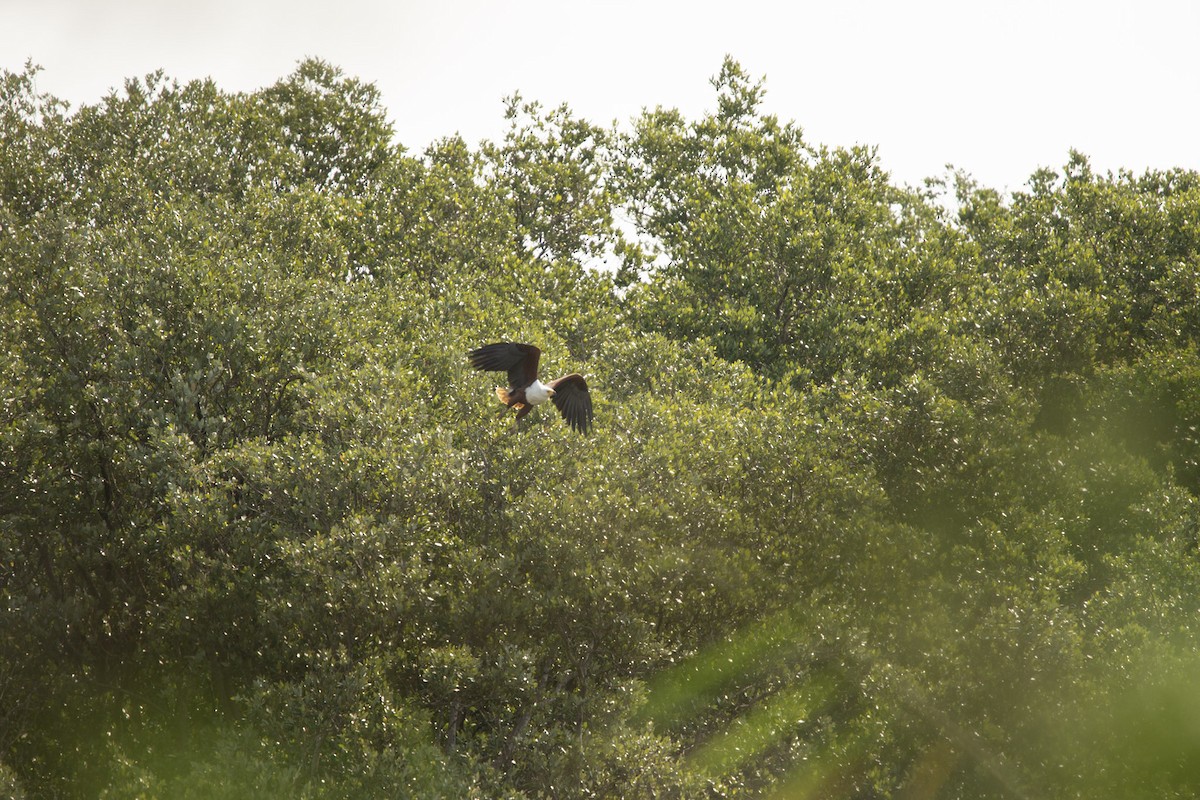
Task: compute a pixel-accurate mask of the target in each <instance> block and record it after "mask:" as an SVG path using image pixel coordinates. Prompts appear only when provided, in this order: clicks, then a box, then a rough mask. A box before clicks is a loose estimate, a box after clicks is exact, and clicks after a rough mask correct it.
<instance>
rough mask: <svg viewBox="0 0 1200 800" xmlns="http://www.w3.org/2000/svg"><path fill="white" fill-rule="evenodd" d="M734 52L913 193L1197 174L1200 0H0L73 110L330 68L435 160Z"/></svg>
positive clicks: (4, 36) (701, 74)
mask: <svg viewBox="0 0 1200 800" xmlns="http://www.w3.org/2000/svg"><path fill="white" fill-rule="evenodd" d="M726 53H728V54H730V55H732V56H733V57H734V58H735V59H737V60H738V61H740V62H741V63H742V65H743V66H744V67H745V68H746V69H747V70H748V71H749V72H750V73H751V74H752V75H756V76H765V78H766V87H767V97H766V103H765V107H766V110H767V111H769V112H771V113H774V114H777V115H779V116H780V117H782V118H784V119H789V120H794V121H795V122H797V123H799V124H800V126H801V127H802V128H803V129H804V131H805V135H806V138H807V139H808V140H809V141H810V142H812V143H822V144H827V145H853V144H868V145H875V146H877V147H878V148H879V157H880V160H881V163H882V165H883V167H884V168H885V169H887V170H888V171H890V172H891V173H892V174H893V176H894V179H895V180H897V181H898V182H904V183H917V182H919V181H920V180H921V179H922V178H924V177H927V176H931V175H940V174H942V173H943V172H944V166H945V164H946V163H952V164H954V165H955V166H956V167H960V168H962V169H965V170H966V171H968V172H970V173H971V174H973V175H974V176H975V177H976V178H977V179H979V180H980V181H981V182H982V183H984V184H985V185H988V186H992V187H994V188H997V189H1010V190H1011V189H1017V188H1020V187H1021V186H1022V185H1023V184H1024V183H1025V181H1026V179H1027V178H1028V177H1029V175H1030V173H1032V172H1033V171H1034V170H1035V169H1037V168H1039V167H1042V166H1050V167H1055V168H1057V167H1059V166H1061V165H1062V164H1063V163H1064V162H1065V161H1066V158H1067V151H1068V149H1069V148H1072V147H1074V148H1076V149H1078V150H1081V151H1083V152H1084V153H1085V154H1087V155H1088V156H1090V157H1091V158H1092V161H1093V164H1094V165H1095V166H1096V167H1097V168H1099V169H1101V170H1109V169H1113V170H1115V169H1118V168H1122V167H1124V168H1129V169H1131V170H1133V171H1134V172H1137V173H1140V172H1141V171H1143V170H1145V169H1147V168H1166V167H1173V166H1179V167H1187V168H1190V169H1200V91H1198V90H1200V3H1198V2H1195V0H1126V2H1111V1H1110V0H1091V1H1090V2H1078V1H1076V0H1008V1H1007V2H1000V1H999V0H993V2H990V3H979V2H971V0H914V2H903V0H826V2H821V3H816V2H806V1H805V0H799V1H798V2H790V3H785V2H774V3H772V2H763V1H762V0H736V1H735V2H726V3H717V2H711V1H710V0H694V1H693V2H675V1H674V0H672V1H669V2H668V0H616V1H615V2H591V3H586V2H572V0H490V1H486V0H422V1H421V2H412V1H411V0H398V1H396V2H386V1H385V0H326V2H315V1H314V0H261V1H259V2H256V1H255V0H187V1H186V2H178V1H177V0H0V67H3V68H6V69H10V70H16V69H20V68H21V66H22V65H23V64H24V62H25V60H26V59H27V58H31V59H32V60H33V61H34V62H35V63H38V64H40V65H41V66H42V67H43V68H44V71H43V72H42V73H41V75H40V77H39V89H41V90H42V91H46V92H49V93H51V94H54V95H57V96H58V97H60V98H62V99H65V100H68V101H70V102H71V103H72V105H73V106H74V107H77V106H78V105H80V104H81V103H91V102H95V101H96V100H98V99H99V98H100V97H102V96H103V95H104V94H105V93H106V92H107V90H109V89H111V88H113V87H120V86H121V85H122V83H123V81H124V80H125V78H127V77H132V76H142V75H145V74H146V73H148V72H151V71H153V70H155V69H158V68H162V69H164V70H165V71H166V72H167V74H168V75H169V76H171V77H173V78H176V79H178V80H180V81H184V80H188V79H192V78H197V77H205V76H210V77H212V78H214V79H215V80H216V81H217V83H218V85H219V86H220V87H221V88H223V89H226V90H229V91H237V90H253V89H257V88H260V87H262V86H266V85H269V84H271V83H274V82H275V81H276V80H278V79H279V78H281V77H284V76H285V75H287V74H288V73H290V72H291V71H292V70H293V69H294V67H295V65H296V63H297V61H299V60H300V59H301V58H303V57H305V56H317V57H320V58H323V59H325V60H326V61H329V62H331V63H333V64H335V65H336V66H339V67H341V68H342V69H343V70H344V71H345V72H346V73H348V74H351V75H354V76H357V77H359V78H362V79H364V80H368V81H372V82H374V83H375V84H376V85H377V86H378V87H379V89H380V90H381V92H382V94H383V103H384V105H385V106H386V108H387V109H388V112H389V114H390V116H391V118H392V121H393V123H394V124H395V127H396V133H397V138H398V139H399V140H400V142H401V143H402V144H404V145H405V146H406V147H408V148H409V149H410V150H415V151H420V150H422V149H423V148H424V147H425V146H426V145H427V144H429V143H430V142H431V141H433V140H434V139H437V138H440V137H442V136H446V135H450V134H452V133H455V132H458V133H461V134H462V135H463V136H464V137H466V138H467V139H468V141H471V142H472V143H474V142H476V141H477V140H478V139H479V138H481V137H487V138H498V137H499V136H500V135H502V133H503V130H504V121H503V103H502V100H503V98H504V97H505V96H506V95H509V94H511V93H512V92H514V91H519V92H520V93H521V94H522V95H523V96H524V97H525V98H527V99H530V100H539V101H541V102H543V103H544V104H546V105H549V106H553V105H558V104H559V103H561V102H566V103H568V104H569V105H570V106H571V107H572V109H573V110H574V111H575V112H576V113H577V114H578V115H580V116H582V117H585V118H587V119H589V120H591V121H593V122H597V123H601V124H607V123H609V122H612V121H614V120H616V121H617V122H619V123H621V124H627V123H628V122H629V120H630V119H632V118H633V117H635V116H637V115H638V114H639V113H640V111H641V110H642V109H643V108H646V107H651V108H652V107H654V106H657V105H664V106H670V107H676V108H679V109H680V110H682V111H683V112H684V113H685V114H687V115H688V116H689V117H693V118H694V117H696V116H698V115H699V114H701V113H702V112H703V111H705V110H707V109H711V108H712V107H713V105H714V94H713V90H712V87H711V86H710V85H709V84H708V79H709V78H710V77H711V76H713V75H714V74H715V73H716V72H717V71H718V69H719V68H720V65H721V61H722V59H723V57H724V55H725V54H726Z"/></svg>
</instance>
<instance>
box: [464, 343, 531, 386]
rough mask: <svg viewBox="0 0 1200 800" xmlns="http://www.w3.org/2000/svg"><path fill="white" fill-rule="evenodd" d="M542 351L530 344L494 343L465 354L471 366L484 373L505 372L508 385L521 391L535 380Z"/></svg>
mask: <svg viewBox="0 0 1200 800" xmlns="http://www.w3.org/2000/svg"><path fill="white" fill-rule="evenodd" d="M541 357H542V351H541V350H538V349H537V348H536V347H534V346H533V345H531V344H518V343H517V342H496V343H495V344H485V345H484V346H483V347H480V348H479V349H477V350H472V351H471V352H470V353H467V358H468V359H470V361H471V366H472V367H474V368H475V369H477V370H482V371H484V372H507V373H508V384H509V386H511V387H512V388H514V389H523V388H524V387H526V386H528V385H529V384H531V383H533V382H534V381H535V380H537V371H538V359H540V358H541Z"/></svg>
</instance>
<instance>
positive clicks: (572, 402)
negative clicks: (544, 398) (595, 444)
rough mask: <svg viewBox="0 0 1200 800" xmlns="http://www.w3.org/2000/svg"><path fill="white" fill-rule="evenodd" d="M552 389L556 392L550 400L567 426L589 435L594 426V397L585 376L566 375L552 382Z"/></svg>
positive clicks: (576, 374)
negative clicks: (589, 430)
mask: <svg viewBox="0 0 1200 800" xmlns="http://www.w3.org/2000/svg"><path fill="white" fill-rule="evenodd" d="M550 388H552V389H553V390H554V396H553V397H551V398H550V399H551V401H553V403H554V405H555V407H557V408H558V413H560V414H562V417H563V419H565V420H566V421H567V424H568V425H570V426H571V427H572V428H574V429H575V430H577V431H579V432H580V433H587V432H588V429H589V428H590V427H591V426H592V395H591V393H590V392H589V391H588V386H587V381H585V380H584V379H583V376H582V375H580V374H578V373H575V372H573V373H571V374H570V375H564V376H563V377H561V378H559V379H558V380H556V381H552V382H551V383H550Z"/></svg>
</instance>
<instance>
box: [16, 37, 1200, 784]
mask: <svg viewBox="0 0 1200 800" xmlns="http://www.w3.org/2000/svg"><path fill="white" fill-rule="evenodd" d="M36 72H37V70H36V68H34V67H33V66H29V67H27V68H26V69H25V70H23V71H21V72H7V73H4V74H3V75H0V319H3V320H4V325H3V326H0V793H6V794H8V795H12V796H15V797H55V798H58V797H61V798H74V797H79V798H84V797H97V796H99V797H104V798H152V797H172V798H213V797H228V798H241V797H280V798H283V797H287V798H297V797H299V798H363V797H412V798H420V797H428V798H437V797H480V798H484V797H487V798H492V797H505V798H511V799H512V800H521V799H522V798H528V799H529V800H533V798H548V797H555V798H589V797H596V798H601V797H627V798H640V797H646V798H651V797H655V798H661V797H674V798H693V797H695V798H714V797H720V798H748V797H773V796H779V797H782V796H787V797H792V796H795V797H846V798H935V797H978V798H984V797H995V798H1032V797H1056V798H1057V797H1091V796H1097V794H1100V795H1102V796H1107V797H1143V796H1144V797H1155V798H1161V797H1190V796H1194V795H1195V793H1196V791H1197V789H1198V788H1200V758H1198V755H1200V734H1198V733H1197V730H1196V727H1195V724H1194V717H1195V713H1194V712H1195V710H1196V709H1195V708H1194V706H1195V705H1196V700H1195V697H1196V696H1197V693H1196V689H1197V684H1196V679H1195V674H1196V667H1197V666H1198V664H1197V656H1196V652H1197V645H1198V644H1200V641H1198V640H1200V618H1198V617H1197V611H1196V602H1197V601H1196V598H1197V597H1200V556H1198V553H1200V508H1198V506H1197V497H1198V496H1200V433H1198V430H1200V174H1198V173H1196V172H1195V171H1189V170H1184V169H1179V170H1171V171H1151V172H1146V173H1144V174H1142V175H1135V174H1133V173H1130V172H1120V173H1117V174H1112V173H1108V174H1099V173H1097V172H1096V171H1095V170H1094V169H1093V168H1092V166H1091V164H1090V163H1089V160H1088V158H1087V157H1086V155H1084V154H1081V153H1076V152H1071V153H1068V154H1065V163H1064V164H1063V166H1062V167H1061V168H1059V169H1057V170H1055V169H1046V168H1042V169H1038V170H1037V171H1035V172H1033V173H1032V175H1031V177H1030V179H1029V181H1028V182H1027V184H1026V185H1025V186H1024V187H1022V189H1020V190H1019V191H1016V192H1014V193H1012V194H1011V195H1009V196H1006V195H1002V194H1000V193H998V192H996V191H994V190H992V189H990V188H988V187H984V186H980V185H979V184H978V183H977V182H975V181H974V180H973V179H972V178H971V176H970V175H969V174H967V173H963V172H959V173H951V174H948V175H945V176H941V177H938V178H935V179H931V180H930V181H928V182H927V183H926V184H925V185H923V186H921V187H911V186H900V185H897V184H895V183H894V182H893V181H892V180H891V178H890V176H889V175H888V173H887V171H886V169H885V168H884V166H883V165H882V164H881V163H880V161H879V159H878V158H877V156H876V154H875V152H874V151H873V150H871V149H870V148H863V147H856V148H851V149H845V148H838V147H828V146H823V145H819V144H815V143H811V142H809V141H808V140H807V139H806V138H805V136H804V133H803V130H802V129H801V128H800V126H799V125H798V124H797V123H795V122H789V121H781V120H779V119H777V118H775V117H773V116H771V115H768V114H766V113H764V112H763V110H762V98H763V96H764V92H765V84H764V83H763V82H761V81H757V80H756V79H754V78H753V77H752V76H750V75H748V74H747V73H746V71H745V70H744V69H743V68H742V67H741V66H740V65H738V64H737V63H736V62H734V61H733V60H726V62H725V63H724V64H723V65H722V66H721V68H720V70H719V72H718V73H717V75H716V76H715V77H714V78H713V80H712V83H713V88H714V108H713V110H712V111H710V112H709V113H706V114H705V115H703V116H702V117H700V118H697V119H688V118H686V117H685V116H684V115H683V114H681V113H680V112H679V111H676V110H673V109H670V108H666V107H660V108H657V109H653V110H647V111H645V112H644V113H643V114H642V115H641V116H640V117H639V118H637V119H636V120H633V121H632V123H631V124H630V125H629V126H628V127H627V128H622V127H620V126H614V127H603V126H599V125H595V124H593V123H591V122H588V121H586V120H583V119H580V118H579V117H578V116H576V115H575V114H574V113H573V112H572V111H571V110H570V108H569V107H567V106H562V107H558V108H549V109H548V108H546V107H544V106H542V105H541V104H539V103H537V102H529V101H526V100H524V99H522V98H520V97H517V96H514V97H513V98H510V99H509V100H508V101H507V102H506V105H505V113H506V119H507V120H508V121H509V130H508V133H507V134H506V135H505V136H504V137H503V138H502V139H501V140H499V141H495V142H484V143H481V144H480V145H478V146H473V145H471V144H469V143H467V142H465V141H463V140H462V139H460V138H457V137H449V138H446V139H443V140H440V141H437V142H434V143H432V144H430V145H429V146H428V147H427V148H426V149H424V150H423V151H421V152H419V153H418V152H413V151H410V150H408V149H406V148H405V147H404V146H402V144H401V143H398V142H396V141H395V140H394V136H393V132H392V130H391V128H390V126H389V124H388V122H387V115H386V111H385V109H383V108H382V106H381V103H380V96H379V92H378V91H377V89H376V88H375V87H374V86H373V85H372V84H371V83H369V82H364V81H362V80H359V79H356V78H352V77H348V76H346V75H345V74H343V73H342V72H341V71H340V70H339V69H337V68H336V67H334V66H332V65H329V64H326V63H324V62H321V61H318V60H307V61H304V62H302V63H301V64H299V65H298V66H297V68H296V70H295V72H293V73H292V74H291V75H288V76H286V77H284V78H283V79H281V80H280V81H278V82H277V83H276V84H274V85H272V86H270V87H267V88H265V89H262V90H260V91H256V92H252V93H231V92H226V91H223V90H222V89H221V88H220V87H218V86H216V85H215V84H214V83H212V82H211V81H196V82H190V83H186V84H180V83H178V82H176V81H173V80H171V79H169V78H168V77H167V76H165V75H163V74H161V73H159V74H152V75H149V76H146V77H145V78H140V79H131V80H129V81H127V82H126V83H125V84H124V86H123V88H121V89H120V90H115V91H113V92H111V93H110V94H109V95H108V96H107V97H106V98H104V99H103V100H102V101H101V102H99V103H97V104H95V105H86V106H83V107H81V108H78V109H75V110H72V109H70V108H69V106H68V105H67V104H66V103H64V102H62V101H60V100H58V99H56V98H54V97H50V96H47V95H45V94H42V93H39V92H38V90H37V87H36V80H35V76H36ZM500 340H511V341H527V342H533V343H536V344H537V345H538V346H539V347H540V348H541V349H542V351H543V356H542V367H543V370H544V371H546V372H548V373H555V374H561V373H564V372H569V371H580V372H583V373H584V374H586V376H587V379H588V383H589V386H590V387H591V389H592V394H593V397H594V398H595V403H596V419H595V425H594V428H593V430H592V431H591V433H590V434H589V435H588V436H580V435H578V434H576V433H574V432H572V431H570V430H569V429H568V428H567V427H566V426H564V425H561V424H559V421H558V420H555V419H553V418H552V415H551V414H547V413H544V414H534V415H532V416H530V417H529V418H528V419H527V421H526V424H524V425H523V427H522V428H520V429H517V428H514V427H513V426H512V422H511V419H510V418H508V417H505V416H503V415H502V414H501V413H500V406H498V405H497V404H496V403H495V400H494V398H493V397H492V394H491V390H492V376H488V375H481V374H479V373H475V372H473V371H472V370H471V369H470V367H469V365H468V363H467V361H466V353H467V352H468V351H469V350H470V349H472V348H473V347H477V346H479V345H481V344H485V343H487V342H491V341H500Z"/></svg>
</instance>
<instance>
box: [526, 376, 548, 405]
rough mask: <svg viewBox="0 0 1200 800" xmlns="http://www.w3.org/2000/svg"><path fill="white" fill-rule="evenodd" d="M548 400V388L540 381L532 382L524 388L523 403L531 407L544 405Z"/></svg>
mask: <svg viewBox="0 0 1200 800" xmlns="http://www.w3.org/2000/svg"><path fill="white" fill-rule="evenodd" d="M549 399H550V387H549V386H547V385H546V384H544V383H542V382H541V381H536V380H535V381H534V382H533V383H531V384H529V386H527V387H525V402H527V403H529V405H531V406H536V405H538V404H539V403H544V402H546V401H547V400H549Z"/></svg>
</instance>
